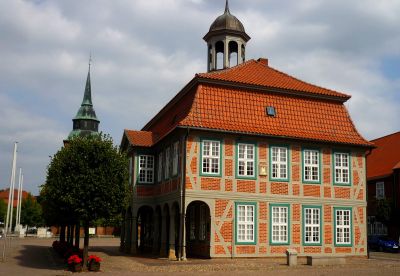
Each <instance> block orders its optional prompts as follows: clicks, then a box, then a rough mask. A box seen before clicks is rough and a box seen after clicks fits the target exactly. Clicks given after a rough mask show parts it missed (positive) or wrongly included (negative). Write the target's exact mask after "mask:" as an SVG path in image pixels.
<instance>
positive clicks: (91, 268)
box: [88, 262, 100, 271]
mask: <svg viewBox="0 0 400 276" xmlns="http://www.w3.org/2000/svg"><path fill="white" fill-rule="evenodd" d="M88 269H89V271H99V270H100V263H98V262H90V263H89V265H88Z"/></svg>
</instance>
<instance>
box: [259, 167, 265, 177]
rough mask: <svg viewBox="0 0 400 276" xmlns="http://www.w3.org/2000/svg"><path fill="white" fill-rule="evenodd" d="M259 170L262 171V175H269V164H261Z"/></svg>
mask: <svg viewBox="0 0 400 276" xmlns="http://www.w3.org/2000/svg"><path fill="white" fill-rule="evenodd" d="M259 172H260V175H261V176H266V175H267V166H265V165H260V170H259Z"/></svg>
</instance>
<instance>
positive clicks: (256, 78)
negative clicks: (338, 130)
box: [197, 59, 350, 100]
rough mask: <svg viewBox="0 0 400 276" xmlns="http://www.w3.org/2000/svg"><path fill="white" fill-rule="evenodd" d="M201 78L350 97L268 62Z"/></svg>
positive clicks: (260, 62) (211, 73) (252, 63)
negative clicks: (309, 81)
mask: <svg viewBox="0 0 400 276" xmlns="http://www.w3.org/2000/svg"><path fill="white" fill-rule="evenodd" d="M197 75H198V76H199V77H201V78H205V79H214V80H222V81H229V82H235V83H241V84H250V85H259V86H263V87H269V88H277V89H285V90H291V91H299V92H305V93H309V94H316V95H325V96H332V97H339V98H343V99H345V100H347V99H349V98H350V96H349V95H346V94H343V93H339V92H336V91H333V90H330V89H326V88H323V87H319V86H316V85H313V84H310V83H307V82H304V81H301V80H299V79H297V78H294V77H292V76H289V75H287V74H285V73H282V72H280V71H278V70H276V69H274V68H272V67H270V66H268V60H266V59H259V60H257V61H256V60H254V59H252V60H249V61H247V62H245V63H242V64H240V65H238V66H235V67H232V68H229V69H225V70H218V71H213V72H210V73H202V74H197Z"/></svg>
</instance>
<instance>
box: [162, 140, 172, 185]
mask: <svg viewBox="0 0 400 276" xmlns="http://www.w3.org/2000/svg"><path fill="white" fill-rule="evenodd" d="M167 151H169V159H168V160H167ZM163 153H164V156H163V159H164V161H165V163H164V166H163V176H162V177H163V180H164V181H168V180H170V179H172V167H171V166H172V162H171V160H172V156H171V155H172V154H171V153H172V150H171V145H168V146H166V147H164V150H163ZM167 163H168V167H169V168H168V170H169V173H168V177H165V171H166V169H167Z"/></svg>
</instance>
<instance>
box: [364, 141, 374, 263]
mask: <svg viewBox="0 0 400 276" xmlns="http://www.w3.org/2000/svg"><path fill="white" fill-rule="evenodd" d="M372 150H373V148H370V149H369V150H368V152H367V153H366V154H365V193H366V194H365V195H366V200H367V208H365V216H366V218H365V219H366V220H367V222H366V223H365V227H366V228H367V229H365V231H366V233H367V240H366V242H367V258H368V259H369V258H370V256H369V245H368V180H367V156H368V155H370V154H371V153H372Z"/></svg>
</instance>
